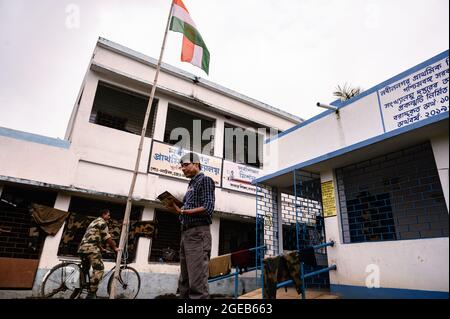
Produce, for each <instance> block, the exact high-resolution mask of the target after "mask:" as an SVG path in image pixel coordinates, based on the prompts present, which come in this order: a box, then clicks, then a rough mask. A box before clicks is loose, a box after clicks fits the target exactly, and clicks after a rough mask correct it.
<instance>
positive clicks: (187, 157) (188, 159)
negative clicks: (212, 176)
mask: <svg viewBox="0 0 450 319" xmlns="http://www.w3.org/2000/svg"><path fill="white" fill-rule="evenodd" d="M185 163H199V164H200V156H198V154H196V153H193V152H189V153H186V154H184V155H183V156H182V157H181V159H180V164H185Z"/></svg>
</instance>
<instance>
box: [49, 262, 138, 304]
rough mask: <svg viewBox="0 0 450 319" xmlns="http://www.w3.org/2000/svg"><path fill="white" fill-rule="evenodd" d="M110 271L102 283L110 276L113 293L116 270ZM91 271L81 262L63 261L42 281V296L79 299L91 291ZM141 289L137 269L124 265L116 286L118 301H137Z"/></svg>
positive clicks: (108, 289) (108, 290) (109, 285)
mask: <svg viewBox="0 0 450 319" xmlns="http://www.w3.org/2000/svg"><path fill="white" fill-rule="evenodd" d="M115 268H116V266H114V267H113V268H112V269H110V270H109V271H108V272H107V273H106V274H105V275H104V276H103V278H102V280H101V281H100V283H101V282H103V281H104V280H105V279H106V278H107V277H108V276H109V279H108V285H107V292H108V296H109V294H110V293H111V286H112V282H113V279H114V270H115ZM111 274H112V275H111ZM89 286H90V276H89V270H87V271H86V270H85V269H84V268H83V266H82V263H81V262H74V261H67V260H66V261H63V262H61V263H59V264H57V265H56V266H54V267H53V268H52V269H51V270H50V271H49V272H48V273H47V274H46V275H45V277H44V279H43V280H42V286H41V296H42V297H43V298H60V299H61V298H62V299H77V298H79V297H80V296H81V294H82V293H83V292H87V291H89ZM140 288H141V277H140V276H139V273H138V272H137V271H136V269H134V268H132V267H130V266H128V265H127V263H126V262H125V263H122V264H121V265H120V271H119V278H118V281H117V284H116V298H117V299H135V298H136V296H137V295H138V293H139V290H140Z"/></svg>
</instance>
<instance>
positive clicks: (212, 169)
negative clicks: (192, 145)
mask: <svg viewBox="0 0 450 319" xmlns="http://www.w3.org/2000/svg"><path fill="white" fill-rule="evenodd" d="M188 152H189V151H188V150H184V149H182V148H180V147H177V146H173V145H168V144H165V143H161V142H158V141H153V145H152V151H151V153H150V165H149V168H148V171H149V173H155V174H159V175H165V176H170V177H175V178H180V179H184V180H188V179H187V178H186V177H185V176H184V174H183V172H182V171H181V168H180V158H181V157H182V156H183V155H184V154H186V153H188ZM198 155H199V156H200V161H201V163H200V164H201V167H202V172H203V173H204V174H205V175H207V176H209V177H211V178H212V179H213V180H214V184H215V185H216V186H217V187H220V186H221V184H220V182H221V177H222V159H221V158H217V157H214V156H208V155H204V154H198Z"/></svg>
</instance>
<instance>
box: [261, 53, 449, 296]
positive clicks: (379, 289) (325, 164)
mask: <svg viewBox="0 0 450 319" xmlns="http://www.w3.org/2000/svg"><path fill="white" fill-rule="evenodd" d="M380 62H381V61H380ZM448 82H449V53H448V51H445V52H443V53H441V54H438V55H437V56H435V57H433V58H431V59H429V60H427V61H424V62H423V63H421V64H419V65H417V66H415V67H412V68H411V69H409V70H406V71H404V72H402V73H401V74H399V75H397V76H395V77H393V78H390V79H388V80H386V81H385V82H383V83H380V84H379V85H377V86H375V87H373V88H371V89H369V90H367V91H365V92H363V93H361V94H360V95H358V96H356V97H354V98H352V99H350V100H348V101H345V102H341V101H336V102H334V103H332V106H331V109H330V110H327V111H325V112H323V113H322V114H320V115H318V116H315V117H314V118H312V119H309V120H307V121H304V122H302V123H300V124H298V125H296V126H294V127H292V128H291V129H289V130H287V131H285V132H283V133H281V134H279V135H278V136H276V137H274V138H271V139H270V140H268V141H267V142H266V144H265V147H266V148H267V149H272V151H271V154H276V160H275V161H273V162H272V163H271V165H266V166H265V167H264V176H263V177H261V178H258V179H257V180H256V181H255V184H257V185H258V196H257V205H258V208H257V214H258V217H259V218H258V221H261V223H262V224H263V225H264V244H265V245H267V246H268V254H269V255H271V256H274V255H277V254H282V253H283V252H284V251H285V250H286V246H289V245H290V246H291V247H292V244H291V243H289V238H285V237H289V236H290V237H292V236H294V237H295V236H297V237H299V236H300V237H301V236H303V238H300V239H297V240H305V238H306V239H307V240H308V239H309V238H308V236H307V234H306V237H305V233H304V232H302V231H301V230H302V228H301V227H299V231H298V233H297V234H296V230H295V224H296V223H298V225H301V226H305V227H310V228H311V227H312V228H311V229H314V227H316V226H315V221H314V220H312V221H311V219H310V216H311V214H313V215H314V214H316V213H315V212H311V210H310V209H309V207H310V206H311V207H312V206H314V205H318V206H319V207H320V206H322V209H323V217H324V237H325V240H324V242H331V241H333V242H334V246H332V247H327V248H326V252H327V259H328V263H327V265H336V270H331V271H330V272H329V279H330V290H331V292H332V293H335V294H338V295H340V296H341V297H343V298H448V291H449V278H448V276H449V271H448V269H449V256H448V255H449V242H448V227H449V223H448V214H449V171H448V167H449V139H448V137H449V123H448V122H449V119H448V114H449V113H448V109H449V87H448ZM328 106H329V105H328ZM294 145H295V147H294ZM319 193H320V194H321V196H319V195H317V194H319ZM284 198H287V199H288V200H289V201H290V202H291V203H292V204H295V207H297V209H291V210H287V209H286V206H285V200H283V199H284ZM305 199H306V200H307V201H309V205H306V204H305ZM311 203H313V204H314V205H311ZM293 225H294V227H293V228H292V227H291V232H289V227H290V226H293ZM292 233H293V234H294V235H292ZM313 244H315V243H314V242H313ZM294 246H295V245H294ZM297 248H302V247H301V244H300V247H297ZM290 249H292V248H290Z"/></svg>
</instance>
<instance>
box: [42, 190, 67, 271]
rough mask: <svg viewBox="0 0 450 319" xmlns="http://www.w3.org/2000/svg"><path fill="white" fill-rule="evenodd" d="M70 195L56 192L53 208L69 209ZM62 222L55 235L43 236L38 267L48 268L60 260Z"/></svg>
mask: <svg viewBox="0 0 450 319" xmlns="http://www.w3.org/2000/svg"><path fill="white" fill-rule="evenodd" d="M70 198H71V197H70V195H67V194H64V193H61V192H60V193H58V196H57V197H56V201H55V206H54V208H56V209H60V210H63V211H68V210H69V205H70ZM65 224H66V223H64V224H63V225H62V226H61V228H60V229H59V231H58V232H57V233H56V235H55V236H47V237H46V238H45V242H44V246H43V247H42V253H41V258H40V259H39V269H41V268H45V269H50V268H52V267H53V266H55V265H56V264H58V263H59V262H60V260H59V259H58V247H59V243H60V241H61V238H62V234H63V231H64V226H65Z"/></svg>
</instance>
